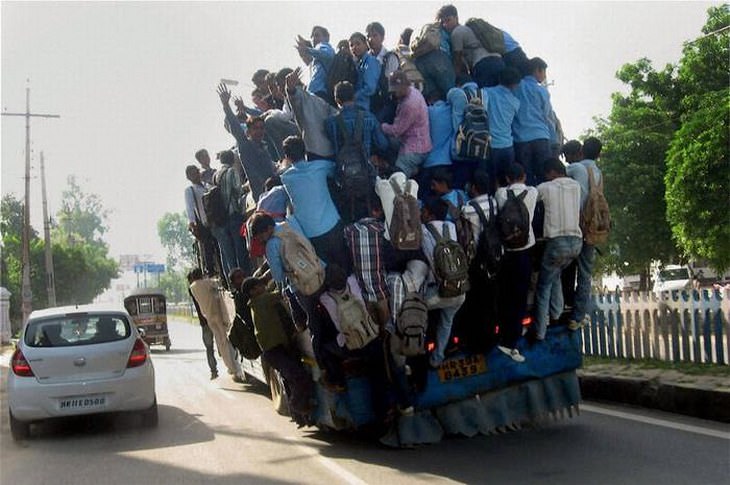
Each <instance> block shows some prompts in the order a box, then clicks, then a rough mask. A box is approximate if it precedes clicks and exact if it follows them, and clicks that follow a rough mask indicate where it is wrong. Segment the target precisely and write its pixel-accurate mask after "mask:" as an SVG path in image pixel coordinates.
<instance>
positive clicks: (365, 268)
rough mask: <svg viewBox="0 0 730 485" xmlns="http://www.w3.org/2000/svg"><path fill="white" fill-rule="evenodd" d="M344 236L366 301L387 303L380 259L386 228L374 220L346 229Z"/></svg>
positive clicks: (386, 290) (367, 219) (352, 225)
mask: <svg viewBox="0 0 730 485" xmlns="http://www.w3.org/2000/svg"><path fill="white" fill-rule="evenodd" d="M344 234H345V243H346V244H347V247H348V248H349V249H350V256H351V257H352V261H353V267H354V270H355V276H356V277H357V281H358V283H359V284H360V288H361V289H362V293H363V297H364V298H365V301H368V302H377V301H379V300H385V299H387V298H388V288H387V286H386V284H385V261H384V259H383V255H384V250H383V244H384V243H385V239H384V234H385V224H384V223H383V222H382V221H378V220H376V219H372V218H365V219H361V220H360V221H358V222H355V223H353V224H350V225H348V226H346V227H345V230H344Z"/></svg>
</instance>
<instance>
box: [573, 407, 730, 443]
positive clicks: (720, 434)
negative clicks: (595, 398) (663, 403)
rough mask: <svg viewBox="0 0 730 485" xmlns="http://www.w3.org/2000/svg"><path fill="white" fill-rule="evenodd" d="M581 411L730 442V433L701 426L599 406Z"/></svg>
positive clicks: (583, 408)
mask: <svg viewBox="0 0 730 485" xmlns="http://www.w3.org/2000/svg"><path fill="white" fill-rule="evenodd" d="M580 410H581V411H588V412H589V413H596V414H604V415H606V416H613V417H615V418H622V419H628V420H630V421H638V422H640V423H646V424H653V425H655V426H663V427H665V428H672V429H676V430H679V431H686V432H688V433H695V434H701V435H705V436H711V437H713V438H721V439H724V440H730V433H726V432H724V431H716V430H714V429H709V428H702V427H700V426H692V425H690V424H681V423H673V422H672V421H667V420H665V419H656V418H649V417H646V416H639V415H636V414H630V413H624V412H621V411H613V410H611V409H604V408H601V407H598V406H592V405H590V404H581V405H580Z"/></svg>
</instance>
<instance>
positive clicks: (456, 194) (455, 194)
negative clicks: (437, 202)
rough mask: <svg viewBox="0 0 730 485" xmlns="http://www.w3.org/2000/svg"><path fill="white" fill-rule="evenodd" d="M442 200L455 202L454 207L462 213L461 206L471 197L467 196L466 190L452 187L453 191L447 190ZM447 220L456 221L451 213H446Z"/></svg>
mask: <svg viewBox="0 0 730 485" xmlns="http://www.w3.org/2000/svg"><path fill="white" fill-rule="evenodd" d="M441 200H445V201H446V202H451V203H452V204H454V207H456V208H457V209H459V211H458V212H459V214H461V207H462V206H463V205H464V204H466V203H467V202H468V201H469V197H467V196H466V192H464V191H463V190H458V189H451V192H446V193H445V194H444V195H442V196H441ZM446 220H447V221H451V222H455V221H454V218H453V217H451V213H447V214H446Z"/></svg>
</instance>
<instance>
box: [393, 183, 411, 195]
mask: <svg viewBox="0 0 730 485" xmlns="http://www.w3.org/2000/svg"><path fill="white" fill-rule="evenodd" d="M388 182H389V183H390V186H391V187H392V188H393V192H395V195H396V196H399V195H403V190H402V189H401V188H400V185H398V182H396V181H395V180H393V179H389V180H388ZM408 182H410V180H409V181H407V182H406V190H408V189H409V188H410V187H409V186H408Z"/></svg>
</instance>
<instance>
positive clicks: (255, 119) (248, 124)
mask: <svg viewBox="0 0 730 485" xmlns="http://www.w3.org/2000/svg"><path fill="white" fill-rule="evenodd" d="M256 123H265V122H264V119H263V118H262V117H261V116H249V117H248V118H247V119H246V127H248V128H251V127H252V126H253V125H255V124H256Z"/></svg>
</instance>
